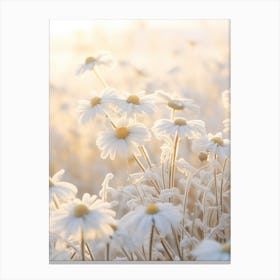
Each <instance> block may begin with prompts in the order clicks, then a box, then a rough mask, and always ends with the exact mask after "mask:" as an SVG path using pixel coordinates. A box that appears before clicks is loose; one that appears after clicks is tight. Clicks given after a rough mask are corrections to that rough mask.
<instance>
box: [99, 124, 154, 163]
mask: <svg viewBox="0 0 280 280" xmlns="http://www.w3.org/2000/svg"><path fill="white" fill-rule="evenodd" d="M148 140H150V133H149V131H148V130H147V128H146V127H145V126H144V125H143V124H140V123H136V124H132V123H127V121H125V120H124V119H122V120H120V121H119V122H118V123H117V124H116V127H113V128H110V129H109V131H106V132H103V133H102V134H101V135H100V136H99V137H98V138H97V139H96V145H97V146H98V148H99V149H100V150H102V152H101V158H103V159H106V158H107V157H110V159H111V160H114V159H115V158H116V157H125V158H127V157H129V156H130V155H133V154H137V153H138V146H139V145H142V144H144V142H145V141H148Z"/></svg>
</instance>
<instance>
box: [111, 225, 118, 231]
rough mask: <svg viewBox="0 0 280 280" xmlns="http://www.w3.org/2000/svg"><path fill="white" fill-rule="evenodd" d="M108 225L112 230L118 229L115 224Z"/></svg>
mask: <svg viewBox="0 0 280 280" xmlns="http://www.w3.org/2000/svg"><path fill="white" fill-rule="evenodd" d="M110 227H111V228H112V230H113V231H116V230H117V229H118V228H117V226H116V225H112V224H111V225H110Z"/></svg>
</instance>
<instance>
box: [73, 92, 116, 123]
mask: <svg viewBox="0 0 280 280" xmlns="http://www.w3.org/2000/svg"><path fill="white" fill-rule="evenodd" d="M115 92H116V90H115V89H113V88H105V89H104V90H103V91H101V92H100V93H99V94H96V95H95V96H93V97H92V98H91V99H90V100H79V105H78V108H77V112H78V113H79V114H80V118H79V122H80V123H82V124H84V123H86V122H88V121H89V120H91V119H93V118H95V117H96V116H97V115H100V116H104V115H105V114H106V110H107V109H108V107H109V105H110V104H112V103H114V102H115V101H116V100H117V97H116V96H115Z"/></svg>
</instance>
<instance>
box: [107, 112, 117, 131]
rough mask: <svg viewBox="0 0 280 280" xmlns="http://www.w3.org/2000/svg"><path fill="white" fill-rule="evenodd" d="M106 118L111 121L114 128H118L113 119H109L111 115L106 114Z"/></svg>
mask: <svg viewBox="0 0 280 280" xmlns="http://www.w3.org/2000/svg"><path fill="white" fill-rule="evenodd" d="M105 117H106V118H107V119H108V120H109V121H110V123H111V125H112V127H113V128H117V126H116V125H115V123H114V122H113V121H112V120H111V118H110V117H109V115H107V114H105Z"/></svg>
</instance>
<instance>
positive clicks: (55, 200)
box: [52, 193, 59, 209]
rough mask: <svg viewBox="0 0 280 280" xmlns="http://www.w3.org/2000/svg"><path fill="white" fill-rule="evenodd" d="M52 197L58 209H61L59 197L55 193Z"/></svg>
mask: <svg viewBox="0 0 280 280" xmlns="http://www.w3.org/2000/svg"><path fill="white" fill-rule="evenodd" d="M52 198H53V202H54V205H55V207H56V208H57V209H59V200H58V198H57V196H56V194H55V193H53V194H52Z"/></svg>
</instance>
